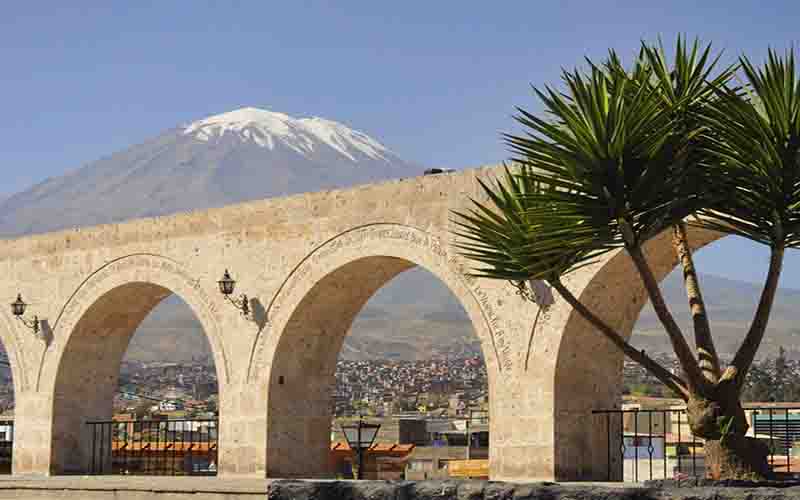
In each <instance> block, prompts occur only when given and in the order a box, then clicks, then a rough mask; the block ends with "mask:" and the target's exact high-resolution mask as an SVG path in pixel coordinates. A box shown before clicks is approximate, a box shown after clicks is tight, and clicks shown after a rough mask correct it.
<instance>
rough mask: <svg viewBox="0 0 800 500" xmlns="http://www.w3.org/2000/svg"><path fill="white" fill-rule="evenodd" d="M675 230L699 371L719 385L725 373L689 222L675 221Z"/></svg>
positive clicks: (676, 250)
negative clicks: (701, 290)
mask: <svg viewBox="0 0 800 500" xmlns="http://www.w3.org/2000/svg"><path fill="white" fill-rule="evenodd" d="M673 229H674V230H673V234H672V247H673V248H674V249H675V254H676V255H677V257H678V261H679V262H680V263H681V267H683V282H684V285H685V286H686V297H687V298H688V299H689V310H690V311H691V314H692V322H693V323H694V343H695V345H696V346H697V358H698V361H699V364H700V370H701V371H702V372H703V375H704V376H705V378H706V380H708V381H709V382H711V383H712V384H716V383H717V382H718V381H719V377H720V375H722V371H721V369H720V363H719V356H718V355H717V350H716V347H715V346H714V339H713V337H712V336H711V326H710V325H709V323H708V313H707V312H706V304H705V301H704V300H703V294H702V293H701V292H700V280H699V279H698V277H697V272H696V271H695V267H694V260H693V259H692V249H691V246H690V245H689V238H688V236H687V234H686V224H685V223H683V222H681V223H679V224H676V225H675V227H674V228H673Z"/></svg>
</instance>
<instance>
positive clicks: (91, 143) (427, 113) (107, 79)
mask: <svg viewBox="0 0 800 500" xmlns="http://www.w3.org/2000/svg"><path fill="white" fill-rule="evenodd" d="M66 3H67V2H57V1H52V2H36V1H28V2H14V3H13V4H12V3H10V4H8V5H4V8H3V15H2V18H0V68H2V69H1V70H0V75H2V77H0V103H2V108H1V109H2V110H1V112H2V120H0V168H2V172H3V183H2V185H0V196H3V195H7V194H10V193H13V192H16V191H19V190H22V189H24V188H26V187H28V186H30V185H31V184H33V183H35V182H38V181H40V180H42V179H44V178H46V177H48V176H57V175H60V174H62V173H63V172H65V171H66V170H70V169H74V168H77V167H80V166H81V165H83V164H85V163H88V162H90V161H92V160H95V159H98V158H100V157H102V156H105V155H108V154H110V153H113V152H115V151H118V150H120V149H123V148H125V147H127V146H129V145H131V144H134V143H137V142H141V141H143V140H144V139H146V138H148V137H151V136H153V135H155V134H156V133H158V132H160V131H163V130H164V129H167V128H170V127H173V126H175V125H178V124H180V123H184V122H188V121H192V120H194V119H197V118H201V117H204V116H207V115H210V114H215V113H220V112H224V111H228V110H231V109H234V108H237V107H241V106H246V105H251V106H259V107H265V108H268V109H272V110H275V111H281V112H285V113H289V114H291V115H295V116H311V115H317V116H323V117H326V118H330V119H334V120H337V121H341V122H344V123H346V124H348V125H350V126H352V127H354V128H356V129H359V130H363V131H365V132H367V133H368V134H370V135H372V136H374V137H376V138H377V139H379V140H380V141H382V142H383V143H384V144H386V145H387V146H389V147H390V148H392V149H393V150H395V151H396V152H397V153H398V154H399V155H400V156H401V157H404V158H406V159H409V160H412V161H416V162H419V163H421V164H424V165H428V166H453V167H465V166H474V165H480V164H485V163H494V162H498V161H500V160H503V159H504V158H505V157H506V152H505V149H504V146H503V145H502V143H501V141H500V139H499V135H500V133H501V132H504V131H510V130H514V128H515V127H514V124H513V121H512V120H511V118H510V117H511V115H512V114H513V113H514V107H515V106H523V107H526V108H528V109H533V110H535V109H537V104H536V102H535V101H534V100H533V99H532V97H531V95H530V90H529V89H530V87H529V85H530V84H534V85H543V84H546V83H552V82H555V81H557V79H558V75H559V71H560V68H561V67H570V66H573V65H575V64H580V63H581V61H582V59H583V57H584V56H591V57H602V56H603V55H604V54H605V52H606V50H607V49H608V48H609V47H613V48H615V49H617V50H618V51H619V52H620V53H622V54H630V53H632V52H633V51H635V50H636V49H637V47H638V44H639V40H640V39H641V38H646V39H650V40H652V39H655V38H656V37H657V36H658V35H661V36H662V37H663V38H664V39H665V40H667V41H672V40H673V39H674V37H675V35H676V33H679V32H680V33H686V34H688V35H689V36H700V37H701V38H702V39H704V40H709V41H713V42H714V43H715V45H716V46H718V47H719V48H724V49H725V50H726V53H727V54H728V55H729V56H730V57H733V56H734V55H736V54H739V53H746V54H748V55H751V56H753V57H756V58H760V57H761V56H762V55H763V54H764V52H765V51H766V48H767V47H768V46H770V45H772V46H776V47H780V48H783V47H786V46H787V45H789V44H790V43H792V42H797V41H798V40H797V39H798V35H797V33H798V32H797V29H796V27H797V22H798V15H800V4H798V3H797V2H796V1H795V2H791V1H784V2H781V1H771V2H739V3H738V4H737V3H735V2H730V1H727V2H716V1H704V2H684V1H672V2H658V3H656V2H633V1H630V2H610V1H605V2H593V1H592V2H569V1H560V2H523V1H515V2H511V1H509V2H483V1H481V2H478V1H474V2H472V1H460V2H455V1H452V2H451V1H441V2H430V1H419V2H416V1H406V2H391V3H390V2H367V1H350V2H345V1H342V2H327V1H326V2H300V1H296V2H263V1H261V2H256V1H252V2H201V1H193V2H189V1H182V2H179V1H174V2H163V1H162V2H145V1H138V2H121V1H119V2H107V1H106V2H91V1H81V2H78V3H74V4H73V5H79V6H80V7H79V8H76V7H69V6H66V5H65V4H66ZM723 250H724V251H723ZM698 259H699V265H700V267H701V269H703V270H705V271H706V272H712V273H715V274H720V275H724V276H728V277H731V278H738V279H746V280H749V281H758V280H759V279H760V277H761V273H762V272H763V269H764V268H766V261H767V256H766V252H764V251H763V249H758V248H755V247H753V246H752V245H747V244H743V243H740V242H733V241H730V239H729V240H726V241H725V242H724V243H723V244H718V245H716V246H715V248H710V249H708V250H707V251H705V252H701V254H700V255H699V256H698ZM795 261H797V264H795ZM798 280H800V260H798V258H797V257H794V256H792V257H790V259H789V262H788V265H787V269H786V276H785V279H784V280H783V283H782V284H783V286H789V287H793V288H800V281H798Z"/></svg>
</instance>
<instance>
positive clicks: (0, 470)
mask: <svg viewBox="0 0 800 500" xmlns="http://www.w3.org/2000/svg"><path fill="white" fill-rule="evenodd" d="M13 452H14V421H13V420H0V474H11V462H12V457H13Z"/></svg>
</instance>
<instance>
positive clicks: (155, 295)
mask: <svg viewBox="0 0 800 500" xmlns="http://www.w3.org/2000/svg"><path fill="white" fill-rule="evenodd" d="M173 293H175V294H177V295H179V296H180V297H181V298H182V299H183V300H184V301H185V302H186V303H187V304H188V305H189V307H190V308H191V309H192V311H193V312H194V313H195V315H196V317H197V318H198V320H199V321H200V323H201V324H202V326H203V329H204V332H205V334H206V335H207V337H208V339H209V343H210V345H211V349H212V351H213V356H214V361H215V365H216V370H217V378H218V381H219V391H220V397H221V396H222V394H223V391H224V390H225V387H226V385H227V381H228V371H229V369H228V362H229V361H228V360H227V359H226V357H225V351H224V346H223V343H222V337H221V332H220V329H219V328H218V326H217V323H216V320H215V317H214V311H215V306H214V303H213V302H211V301H210V300H209V298H208V296H207V294H206V293H205V292H204V291H203V289H202V288H201V287H200V285H199V281H197V280H193V279H192V277H191V276H190V275H189V274H188V273H187V272H186V271H185V270H184V269H183V268H182V267H181V266H179V265H178V264H177V263H175V262H174V261H171V260H169V259H166V258H163V257H158V256H152V255H148V256H142V255H137V256H128V257H125V258H122V259H118V260H116V261H114V262H112V263H111V264H109V265H107V266H104V267H103V268H101V269H100V270H98V271H97V272H95V273H94V274H93V275H92V276H91V277H90V278H88V279H87V280H86V281H85V282H84V283H83V284H82V286H81V287H80V289H79V290H78V291H77V292H76V294H75V295H74V296H73V297H72V300H71V301H70V302H69V303H68V304H67V305H66V306H65V308H64V310H63V312H62V314H61V315H60V316H59V318H58V319H57V321H56V323H55V325H54V327H53V342H52V344H51V345H50V347H49V349H48V351H47V352H46V353H45V355H44V357H43V360H42V370H41V375H40V378H39V390H40V391H41V392H43V393H44V394H50V395H52V396H51V405H52V406H51V412H52V413H51V416H50V421H51V422H52V423H51V433H50V438H49V439H50V446H49V447H47V448H49V449H50V453H49V460H48V463H49V466H48V470H49V471H50V472H51V473H56V474H58V473H69V472H83V471H85V468H86V465H87V462H88V453H89V448H88V447H89V446H90V442H91V440H90V439H89V438H88V436H87V431H86V429H85V427H86V426H85V425H84V424H85V422H86V421H87V420H109V419H110V418H111V416H112V415H111V413H112V400H113V394H114V391H115V390H116V387H117V379H118V376H119V367H120V362H121V360H122V357H123V355H124V354H125V351H126V349H127V346H128V344H129V342H130V339H131V337H132V336H133V334H134V332H135V331H136V329H137V327H138V326H139V324H140V323H141V322H142V320H143V319H144V318H145V317H146V316H147V315H148V314H149V313H150V311H151V310H152V309H153V308H154V307H155V306H156V305H157V304H158V303H160V302H161V301H162V300H163V299H164V298H166V297H168V296H169V295H171V294H173ZM220 427H222V426H220ZM220 440H222V436H221V437H220Z"/></svg>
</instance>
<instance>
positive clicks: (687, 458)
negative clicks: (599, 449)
mask: <svg viewBox="0 0 800 500" xmlns="http://www.w3.org/2000/svg"><path fill="white" fill-rule="evenodd" d="M592 413H593V417H594V419H595V422H594V424H595V425H596V426H599V429H602V432H603V433H604V434H605V448H606V452H607V456H606V457H605V459H606V462H607V470H606V471H605V477H598V478H597V479H600V480H606V481H632V482H639V481H642V480H650V479H684V478H689V477H705V475H706V468H705V452H704V450H703V440H702V439H701V438H698V437H696V436H694V434H692V432H691V430H690V429H689V422H688V419H687V416H686V410H685V409H659V410H639V409H632V410H596V411H593V412H592ZM745 415H746V416H747V420H748V423H749V424H750V430H749V431H748V435H749V436H754V437H757V438H759V439H762V440H764V441H765V442H766V443H767V444H768V445H769V457H768V460H769V465H770V468H771V470H772V471H773V473H774V474H775V475H776V477H777V478H796V477H797V476H800V408H788V407H778V406H776V407H764V408H746V409H745ZM600 476H602V474H600Z"/></svg>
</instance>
